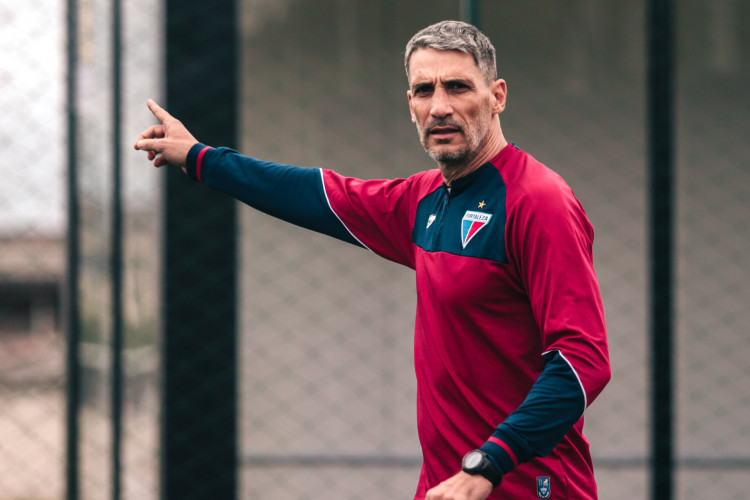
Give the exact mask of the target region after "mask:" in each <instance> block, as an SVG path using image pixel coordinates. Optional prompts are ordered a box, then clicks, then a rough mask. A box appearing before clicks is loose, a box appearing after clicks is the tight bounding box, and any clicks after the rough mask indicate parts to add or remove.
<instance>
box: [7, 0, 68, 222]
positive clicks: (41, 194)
mask: <svg viewBox="0 0 750 500" xmlns="http://www.w3.org/2000/svg"><path fill="white" fill-rule="evenodd" d="M63 7H64V2H59V1H57V0H33V1H27V2H17V1H13V0H0V54H2V56H1V57H0V88H1V89H2V92H0V110H2V112H1V113H0V236H8V235H11V236H13V235H18V234H22V235H35V234H41V235H48V234H57V235H59V234H61V233H62V231H63V229H64V228H63V226H64V216H63V215H64V206H63V203H64V196H63V195H64V185H63V182H64V179H63V175H62V174H63V169H64V158H65V137H64V133H65V129H64V103H63V96H64V91H65V87H64V82H65V80H64V71H65V67H64V62H65V57H64V52H63V50H64V47H65V38H64V37H65V30H64V12H63Z"/></svg>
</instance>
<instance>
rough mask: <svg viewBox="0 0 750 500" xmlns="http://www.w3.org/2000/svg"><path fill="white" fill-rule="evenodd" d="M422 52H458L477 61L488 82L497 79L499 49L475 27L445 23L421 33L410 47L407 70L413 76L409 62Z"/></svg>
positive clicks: (416, 35) (407, 46)
mask: <svg viewBox="0 0 750 500" xmlns="http://www.w3.org/2000/svg"><path fill="white" fill-rule="evenodd" d="M418 49H435V50H457V51H459V52H464V53H465V54H469V55H471V56H472V57H473V58H474V62H475V63H476V65H477V67H478V68H479V71H480V72H481V73H482V77H483V78H484V81H485V83H487V84H490V83H492V82H494V81H495V80H497V62H496V60H495V47H493V46H492V42H490V40H489V38H487V37H486V36H485V35H484V33H482V32H481V31H479V30H478V29H477V28H476V27H474V26H472V25H471V24H467V23H464V22H461V21H442V22H439V23H437V24H433V25H432V26H428V27H426V28H424V29H423V30H421V31H419V32H417V33H416V34H415V35H414V36H413V37H411V40H409V43H407V44H406V52H405V54H404V68H405V69H406V77H407V78H408V77H409V59H410V58H411V55H412V54H413V53H414V52H415V51H416V50H418Z"/></svg>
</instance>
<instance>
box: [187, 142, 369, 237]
mask: <svg viewBox="0 0 750 500" xmlns="http://www.w3.org/2000/svg"><path fill="white" fill-rule="evenodd" d="M186 170H187V174H188V176H190V177H191V178H193V179H195V180H199V181H202V182H205V183H206V184H208V185H209V186H211V187H212V188H215V189H218V190H219V191H222V192H224V193H227V194H229V195H231V196H233V197H235V198H237V199H238V200H240V201H242V202H243V203H245V204H247V205H250V206H251V207H253V208H255V209H257V210H260V211H261V212H264V213H266V214H268V215H271V216H273V217H277V218H279V219H282V220H284V221H287V222H291V223H292V224H295V225H297V226H301V227H304V228H306V229H310V230H312V231H316V232H319V233H323V234H326V235H328V236H333V237H334V238H337V239H339V240H342V241H346V242H347V243H351V244H353V245H357V246H362V245H361V244H360V243H359V242H358V241H357V240H356V239H355V238H354V237H353V236H352V235H351V234H350V233H349V231H347V229H346V227H344V225H343V224H342V223H341V221H340V220H339V219H338V217H336V214H334V213H333V211H332V210H331V207H330V205H329V204H328V199H327V198H326V196H325V190H324V189H323V177H322V173H321V170H320V169H319V168H304V167H296V166H292V165H282V164H279V163H272V162H267V161H261V160H256V159H255V158H250V157H247V156H244V155H241V154H240V153H238V152H237V151H234V150H232V149H229V148H209V147H207V146H205V145H204V144H200V143H199V144H196V145H195V146H193V147H192V148H191V149H190V152H189V153H188V158H187V165H186Z"/></svg>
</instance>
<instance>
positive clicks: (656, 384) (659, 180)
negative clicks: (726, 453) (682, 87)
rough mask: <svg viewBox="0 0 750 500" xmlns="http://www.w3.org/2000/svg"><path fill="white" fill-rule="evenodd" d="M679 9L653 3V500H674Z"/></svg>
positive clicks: (664, 0) (665, 1)
mask: <svg viewBox="0 0 750 500" xmlns="http://www.w3.org/2000/svg"><path fill="white" fill-rule="evenodd" d="M672 23H673V9H672V2H671V0H649V2H648V19H647V29H648V49H647V50H648V85H647V87H648V113H647V115H648V141H647V143H648V150H649V158H648V170H649V181H650V185H649V188H650V194H649V199H650V259H649V262H650V277H651V303H650V306H651V307H650V316H651V362H652V368H651V371H652V398H651V405H652V417H651V418H652V427H651V453H652V455H651V460H652V470H651V473H652V476H651V498H653V499H654V500H657V499H658V500H671V499H672V498H673V491H672V490H673V483H674V480H673V475H674V456H673V455H674V451H673V448H674V445H673V441H674V439H673V426H674V422H673V421H674V418H673V365H672V359H673V356H674V347H673V341H672V340H673V321H672V319H673V257H674V255H673V254H674V248H673V233H674V229H673V212H674V195H673V190H674V174H673V149H674V147H673V142H674V137H673V134H674V127H673V77H674V73H673V29H672Z"/></svg>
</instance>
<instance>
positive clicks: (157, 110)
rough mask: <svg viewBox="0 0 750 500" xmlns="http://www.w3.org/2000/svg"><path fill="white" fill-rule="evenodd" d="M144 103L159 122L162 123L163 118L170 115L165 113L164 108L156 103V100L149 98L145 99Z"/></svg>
mask: <svg viewBox="0 0 750 500" xmlns="http://www.w3.org/2000/svg"><path fill="white" fill-rule="evenodd" d="M146 104H147V105H148V109H150V110H151V112H152V113H153V114H154V116H155V117H156V119H157V120H159V121H160V122H162V123H164V120H166V119H167V118H171V117H172V115H170V114H169V113H167V110H166V109H164V108H162V107H161V106H159V105H158V104H156V101H154V100H153V99H149V100H148V101H146Z"/></svg>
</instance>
